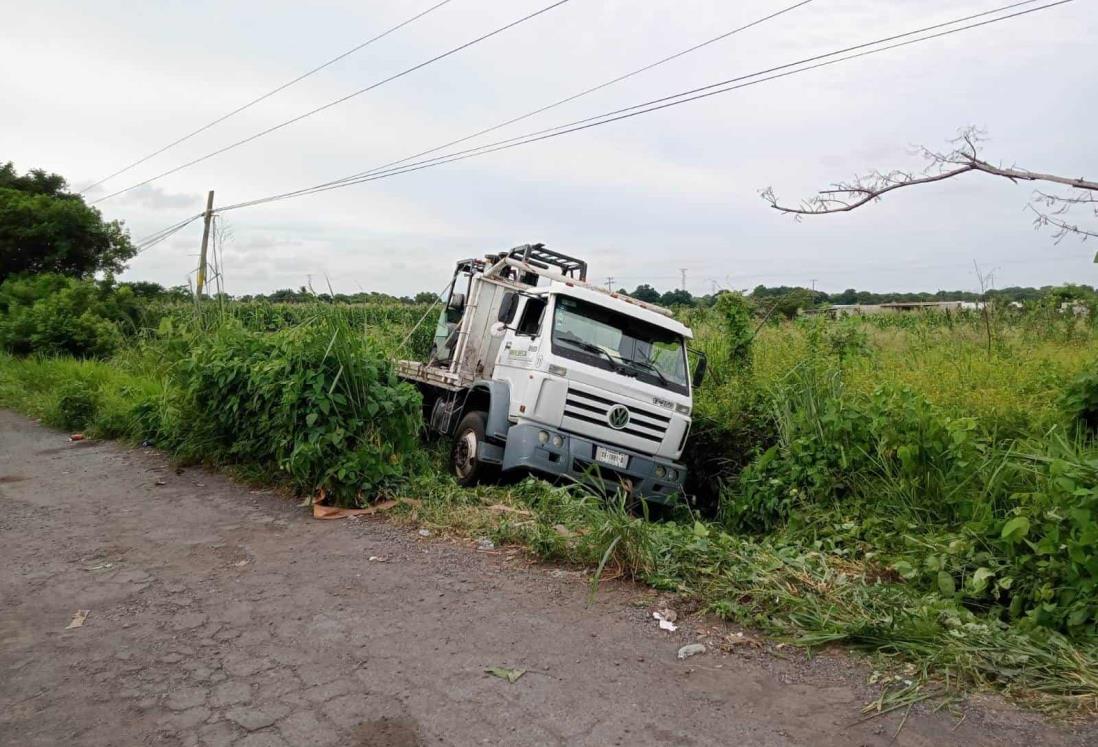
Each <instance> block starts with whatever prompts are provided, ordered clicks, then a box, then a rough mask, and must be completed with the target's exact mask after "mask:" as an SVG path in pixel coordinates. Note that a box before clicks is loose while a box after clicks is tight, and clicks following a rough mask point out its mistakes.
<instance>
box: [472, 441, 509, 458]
mask: <svg viewBox="0 0 1098 747" xmlns="http://www.w3.org/2000/svg"><path fill="white" fill-rule="evenodd" d="M477 459H478V460H480V461H482V462H484V463H485V464H503V447H502V446H497V445H496V444H490V443H487V442H486V441H481V442H480V443H478V444H477Z"/></svg>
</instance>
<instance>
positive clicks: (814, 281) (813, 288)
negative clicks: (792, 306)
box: [812, 278, 816, 291]
mask: <svg viewBox="0 0 1098 747" xmlns="http://www.w3.org/2000/svg"><path fill="white" fill-rule="evenodd" d="M812 290H813V291H815V290H816V278H812Z"/></svg>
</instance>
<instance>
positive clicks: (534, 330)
mask: <svg viewBox="0 0 1098 747" xmlns="http://www.w3.org/2000/svg"><path fill="white" fill-rule="evenodd" d="M544 314H545V299H544V298H527V299H526V306H525V307H523V309H522V317H521V318H520V319H519V323H518V326H517V327H515V334H517V335H526V336H527V337H535V336H537V334H538V332H540V331H541V318H542V316H544Z"/></svg>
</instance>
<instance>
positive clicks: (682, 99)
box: [218, 0, 1074, 212]
mask: <svg viewBox="0 0 1098 747" xmlns="http://www.w3.org/2000/svg"><path fill="white" fill-rule="evenodd" d="M1035 1H1036V0H1026V1H1025V2H1019V3H1012V4H1010V5H1005V6H1002V7H999V8H996V9H995V10H990V11H985V12H983V13H977V14H975V15H970V16H965V17H963V18H957V19H954V20H952V21H947V22H945V23H939V24H934V25H932V26H925V27H923V28H920V29H916V30H914V31H908V32H904V33H902V34H895V35H892V36H887V37H883V38H881V39H877V40H875V41H871V42H865V43H862V44H856V45H853V46H850V47H845V48H843V49H839V50H836V51H833V52H827V53H824V54H819V55H814V56H812V57H806V58H803V59H801V60H797V61H795V62H789V63H785V64H783V65H777V66H774V67H770V68H767V69H765V70H760V71H757V72H754V73H749V74H746V75H741V76H737V77H734V78H728V79H726V80H722V81H718V82H716V83H711V84H709V85H706V86H702V87H700V88H694V89H691V90H688V91H683V92H681V93H677V94H672V95H670V96H664V97H661V98H658V99H652V100H649V101H646V102H644V103H641V104H636V105H634V106H630V107H626V108H624V109H617V110H615V111H611V112H606V113H603V114H599V115H596V116H593V117H587V118H585V119H580V120H576V121H573V122H568V123H566V124H562V125H557V126H555V127H550V128H547V129H543V130H538V131H536V132H531V133H526V134H525V135H519V136H516V137H513V138H508V139H506V140H499V141H496V142H494V143H488V144H486V145H482V146H478V147H474V148H469V149H466V150H461V151H456V152H451V153H447V154H444V155H441V156H436V157H434V158H429V159H425V160H423V161H418V162H413V163H406V164H404V165H403V166H398V167H395V168H388V169H385V168H383V169H380V170H371V171H368V172H361V173H359V174H354V175H351V176H348V177H344V178H342V179H338V180H335V181H332V182H325V183H323V184H319V185H316V186H314V187H307V188H304V189H299V190H295V191H293V192H285V193H282V194H277V195H272V196H269V197H263V198H258V199H255V200H250V201H247V202H241V203H236V204H233V205H227V206H225V207H222V208H219V209H218V212H224V211H228V210H237V209H240V208H244V207H252V206H255V205H260V204H264V203H267V202H274V201H276V200H283V199H289V198H292V197H299V196H304V195H306V194H315V193H319V192H326V191H329V190H332V189H341V188H343V187H348V186H351V185H352V184H361V183H365V182H370V181H376V180H378V179H385V178H388V177H391V176H397V175H399V174H406V173H409V172H412V171H420V170H422V169H426V168H431V167H434V166H441V165H443V164H446V163H453V162H455V161H461V160H465V159H468V158H473V157H476V156H481V155H487V154H488V153H495V152H498V151H501V150H508V149H510V148H515V147H518V146H520V145H527V144H530V143H533V142H538V141H541V140H546V139H549V138H553V137H558V136H560V135H566V134H569V133H572V132H578V131H580V130H585V129H589V128H591V127H597V126H600V125H604V124H609V123H611V122H617V121H620V120H622V119H628V118H631V117H635V116H639V115H641V114H647V113H650V112H654V111H659V110H661V109H666V108H669V107H672V106H677V105H679V104H685V103H688V102H691V101H697V100H699V99H703V98H708V97H710V96H715V95H717V94H721V93H727V92H730V91H733V90H738V89H741V88H747V87H750V86H754V85H759V84H760V83H766V82H768V81H772V80H776V79H779V78H785V77H789V76H792V75H797V74H800V73H804V72H808V71H810V70H815V69H818V68H822V67H828V66H830V65H835V64H838V63H840V62H846V61H849V60H854V59H858V58H861V57H866V56H868V55H872V54H878V53H880V52H886V51H889V50H892V49H897V48H899V47H904V46H909V45H912V44H918V43H921V42H925V41H930V40H932V39H937V38H940V37H944V36H949V35H952V34H956V33H960V32H962V31H968V30H971V29H975V28H980V27H982V26H987V25H990V24H994V23H999V22H1001V21H1006V20H1009V19H1012V18H1018V17H1020V16H1024V15H1028V14H1030V13H1035V12H1038V11H1043V10H1047V9H1049V8H1053V7H1056V6H1059V5H1065V4H1067V3H1070V2H1073V1H1074V0H1058V1H1057V2H1052V3H1047V4H1045V5H1041V6H1038V7H1035V8H1029V9H1026V10H1022V11H1017V12H1014V13H1010V14H1008V15H999V16H996V17H994V18H990V19H987V20H983V21H979V22H977V23H971V24H969V25H966V26H959V27H956V28H947V27H950V26H957V24H960V23H964V22H966V21H970V20H974V19H976V18H981V17H986V16H988V15H993V14H997V13H1003V12H1004V11H1007V10H1012V9H1015V8H1018V7H1021V6H1024V5H1030V4H1032V3H1033V2H1035ZM943 28H944V29H946V30H944V31H938V32H937V33H933V34H928V35H926V36H918V35H919V34H924V33H926V32H928V31H935V30H937V29H943ZM912 36H915V37H916V38H913V39H907V37H912ZM899 39H906V41H899V42H896V40H899ZM888 42H896V43H893V44H888ZM882 44H883V45H886V46H880V45H882ZM858 50H862V51H858ZM851 52H853V53H854V54H848V53H851ZM841 55H845V56H841ZM829 58H833V59H829ZM779 71H784V72H779Z"/></svg>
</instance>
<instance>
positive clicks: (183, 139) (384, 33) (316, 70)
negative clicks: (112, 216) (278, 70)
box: [77, 0, 451, 194]
mask: <svg viewBox="0 0 1098 747" xmlns="http://www.w3.org/2000/svg"><path fill="white" fill-rule="evenodd" d="M449 2H451V0H442V2H440V3H436V4H434V5H432V6H431V7H430V8H427V10H424V11H420V12H419V13H417V14H416V15H414V16H412V17H411V18H408V19H405V20H404V21H401V22H400V23H398V24H397V25H396V26H393V27H392V28H389V29H387V30H385V31H382V32H381V33H380V34H378V35H377V36H373V37H371V38H369V39H367V40H366V41H364V42H362V43H361V44H359V45H357V46H354V47H351V48H350V49H348V50H347V51H346V52H344V53H342V54H340V55H336V56H335V57H333V58H332V59H330V60H328V61H327V62H325V63H322V64H320V65H317V66H316V67H314V68H313V69H312V70H309V71H307V72H304V73H302V74H301V75H299V76H297V77H296V78H294V79H293V80H290V81H287V82H286V83H283V84H282V85H280V86H278V87H277V88H272V89H271V90H270V91H267V93H265V94H263V95H262V96H258V97H256V98H254V99H252V100H251V101H249V102H248V103H246V104H243V105H241V106H238V107H237V108H235V109H233V110H232V111H231V112H229V113H227V114H224V115H222V116H220V117H218V118H217V119H215V120H213V121H212V122H207V123H206V124H204V125H202V126H201V127H199V128H198V129H197V130H192V131H191V132H188V133H187V134H186V135H184V136H183V137H181V138H179V139H178V140H173V141H172V142H170V143H168V144H167V145H165V146H164V147H163V148H160V149H159V150H155V151H153V152H152V153H150V154H148V155H147V156H144V157H142V158H139V159H138V160H136V161H134V162H133V163H131V164H128V165H126V166H123V167H122V168H120V169H119V170H118V171H115V172H114V173H112V174H108V175H107V176H105V177H103V178H102V179H100V180H99V181H97V182H93V183H92V184H89V185H88V186H86V187H84V188H83V189H82V190H80V191H79V192H78V193H77V194H84V193H85V192H87V191H88V190H89V189H92V188H94V187H98V186H99V185H100V184H103V183H104V182H106V181H108V180H110V179H113V178H114V177H116V176H119V175H121V174H124V173H126V172H127V171H129V170H130V169H132V168H134V167H136V166H140V165H141V164H143V163H145V162H146V161H148V160H149V159H150V158H155V157H156V156H159V155H160V154H161V153H164V152H165V151H168V150H170V149H171V148H174V147H175V146H177V145H179V144H180V143H183V142H186V141H187V140H190V139H191V138H192V137H194V136H195V135H198V134H200V133H203V132H205V131H206V130H208V129H210V128H211V127H213V126H214V125H218V124H221V123H222V122H224V121H225V120H226V119H229V118H230V117H235V116H236V115H237V114H240V112H242V111H244V110H245V109H250V108H251V107H253V106H255V105H256V104H258V103H259V102H261V101H265V100H267V99H269V98H270V97H271V96H274V95H275V94H276V93H280V92H282V91H285V90H286V89H287V88H289V87H290V86H292V85H294V84H295V83H300V82H301V81H303V80H305V79H306V78H308V77H309V76H311V75H314V74H315V73H319V72H320V71H321V70H323V69H324V68H326V67H328V66H330V65H334V64H335V63H337V62H339V61H340V60H342V59H344V58H345V57H349V56H351V55H352V54H354V53H355V52H358V51H359V50H361V49H365V48H366V47H368V46H370V45H371V44H373V43H374V42H376V41H378V40H380V39H384V38H385V37H386V36H388V35H389V34H391V33H393V32H394V31H398V30H400V29H402V28H404V27H405V26H407V25H408V24H410V23H412V22H414V21H418V20H419V19H420V18H423V16H425V15H427V14H428V13H430V12H431V11H433V10H438V9H439V8H441V7H442V6H443V5H446V4H447V3H449Z"/></svg>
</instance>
